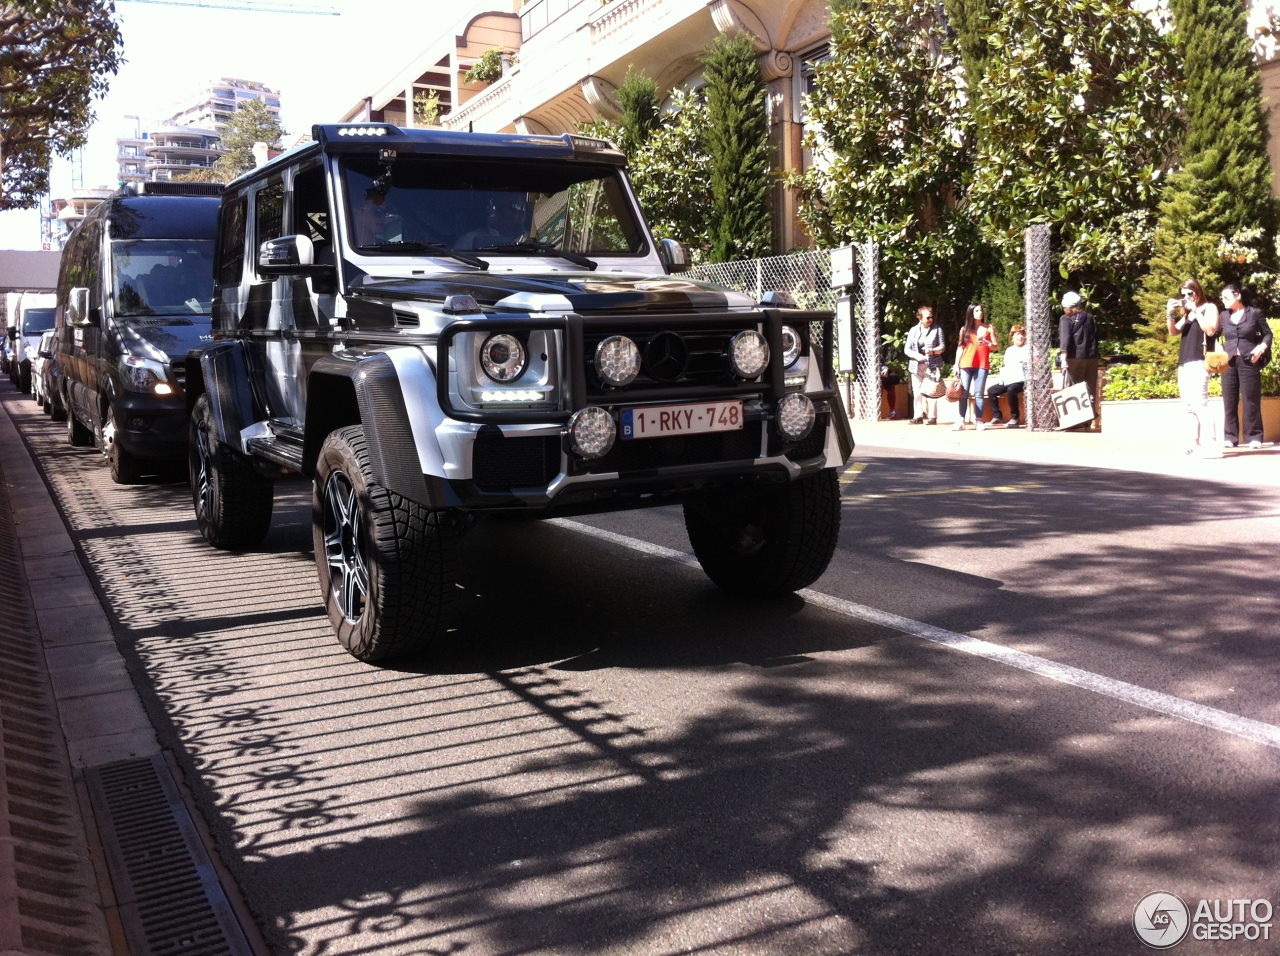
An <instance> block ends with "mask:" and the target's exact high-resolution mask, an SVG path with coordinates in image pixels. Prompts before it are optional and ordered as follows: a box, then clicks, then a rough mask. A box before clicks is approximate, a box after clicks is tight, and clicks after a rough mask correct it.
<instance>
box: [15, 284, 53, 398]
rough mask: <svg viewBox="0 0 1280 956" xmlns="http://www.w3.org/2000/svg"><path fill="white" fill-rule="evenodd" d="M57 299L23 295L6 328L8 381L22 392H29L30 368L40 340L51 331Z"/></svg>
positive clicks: (35, 294) (38, 294) (35, 293)
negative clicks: (8, 349) (10, 352)
mask: <svg viewBox="0 0 1280 956" xmlns="http://www.w3.org/2000/svg"><path fill="white" fill-rule="evenodd" d="M56 305H57V299H56V298H55V297H54V295H53V294H52V293H50V292H24V293H23V294H22V296H21V297H20V298H19V299H18V303H17V308H16V309H15V310H14V313H13V315H12V318H13V324H12V325H11V326H10V327H9V339H10V342H11V343H12V349H13V351H12V354H11V355H10V357H9V378H10V379H11V380H12V381H13V384H14V385H16V386H17V387H18V390H19V391H21V392H30V391H31V364H32V362H34V361H35V357H36V352H38V351H39V348H40V336H41V335H43V334H44V333H45V332H48V331H49V330H50V329H52V328H53V320H54V309H55V306H56Z"/></svg>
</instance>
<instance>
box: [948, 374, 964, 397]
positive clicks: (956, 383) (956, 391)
mask: <svg viewBox="0 0 1280 956" xmlns="http://www.w3.org/2000/svg"><path fill="white" fill-rule="evenodd" d="M963 394H964V389H963V388H961V387H960V379H958V378H953V379H952V380H951V381H949V382H947V401H949V402H958V401H960V396H961V395H963Z"/></svg>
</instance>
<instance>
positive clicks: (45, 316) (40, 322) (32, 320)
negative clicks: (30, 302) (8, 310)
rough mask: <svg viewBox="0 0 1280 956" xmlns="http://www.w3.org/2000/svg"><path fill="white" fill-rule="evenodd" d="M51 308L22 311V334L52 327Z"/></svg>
mask: <svg viewBox="0 0 1280 956" xmlns="http://www.w3.org/2000/svg"><path fill="white" fill-rule="evenodd" d="M53 312H54V310H53V309H27V310H26V311H25V312H23V313H22V334H23V335H36V334H38V333H40V332H48V331H49V330H50V329H51V328H53Z"/></svg>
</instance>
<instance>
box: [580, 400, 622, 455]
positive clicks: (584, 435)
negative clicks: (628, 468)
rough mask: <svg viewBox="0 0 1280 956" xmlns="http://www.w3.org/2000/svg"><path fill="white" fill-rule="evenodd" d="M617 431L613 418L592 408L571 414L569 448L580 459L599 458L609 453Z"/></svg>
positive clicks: (598, 409) (601, 409) (600, 410)
mask: <svg viewBox="0 0 1280 956" xmlns="http://www.w3.org/2000/svg"><path fill="white" fill-rule="evenodd" d="M616 437H617V431H616V430H615V429H614V426H613V416H612V415H610V414H609V413H608V412H606V411H605V410H604V409H603V408H598V407H596V406H592V407H590V408H584V409H582V410H581V411H577V412H574V413H573V417H572V418H570V419H569V447H571V448H572V449H573V452H574V454H575V455H578V456H579V457H582V458H600V457H601V456H603V455H607V454H608V453H609V449H610V448H612V447H613V440H614V439H615V438H616Z"/></svg>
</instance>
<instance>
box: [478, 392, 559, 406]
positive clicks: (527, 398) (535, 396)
mask: <svg viewBox="0 0 1280 956" xmlns="http://www.w3.org/2000/svg"><path fill="white" fill-rule="evenodd" d="M545 400H546V396H545V395H543V394H542V392H538V391H534V390H532V389H514V390H504V391H501V392H496V391H495V392H481V393H480V401H482V402H513V403H514V402H526V403H527V402H541V401H545Z"/></svg>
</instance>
